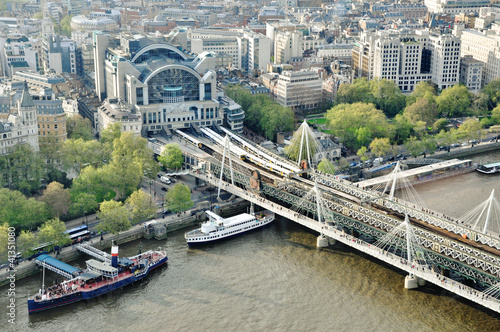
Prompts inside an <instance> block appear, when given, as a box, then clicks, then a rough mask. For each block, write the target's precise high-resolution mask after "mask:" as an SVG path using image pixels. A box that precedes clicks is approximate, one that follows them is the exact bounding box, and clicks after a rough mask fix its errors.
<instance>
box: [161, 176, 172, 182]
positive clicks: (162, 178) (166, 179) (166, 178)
mask: <svg viewBox="0 0 500 332" xmlns="http://www.w3.org/2000/svg"><path fill="white" fill-rule="evenodd" d="M160 181H161V182H163V183H165V184H171V183H172V181H170V178H168V177H166V176H162V177H161V178H160Z"/></svg>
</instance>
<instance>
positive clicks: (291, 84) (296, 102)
mask: <svg viewBox="0 0 500 332" xmlns="http://www.w3.org/2000/svg"><path fill="white" fill-rule="evenodd" d="M321 89H322V80H321V78H320V77H319V75H318V74H317V73H316V72H314V71H309V70H302V71H284V72H283V73H282V74H281V75H279V76H278V82H277V87H276V90H275V94H276V101H277V102H278V103H279V104H280V105H282V106H285V107H290V108H292V109H295V110H309V109H313V108H316V107H318V104H319V103H320V102H321Z"/></svg>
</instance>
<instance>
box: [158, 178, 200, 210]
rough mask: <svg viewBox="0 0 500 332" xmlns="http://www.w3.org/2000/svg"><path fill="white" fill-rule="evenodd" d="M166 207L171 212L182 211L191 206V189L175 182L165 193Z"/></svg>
mask: <svg viewBox="0 0 500 332" xmlns="http://www.w3.org/2000/svg"><path fill="white" fill-rule="evenodd" d="M165 204H166V207H167V208H168V209H169V210H171V211H173V212H183V211H186V210H187V209H189V208H191V207H192V206H193V201H192V200H191V190H190V189H189V187H188V186H186V185H184V184H182V183H177V184H176V185H175V186H173V187H172V188H171V189H170V190H169V191H168V192H167V194H166V195H165Z"/></svg>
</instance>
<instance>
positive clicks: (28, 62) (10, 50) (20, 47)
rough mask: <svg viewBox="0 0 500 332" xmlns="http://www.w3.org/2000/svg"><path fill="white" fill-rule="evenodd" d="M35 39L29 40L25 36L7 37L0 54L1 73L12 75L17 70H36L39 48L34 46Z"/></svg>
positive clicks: (37, 68)
mask: <svg viewBox="0 0 500 332" xmlns="http://www.w3.org/2000/svg"><path fill="white" fill-rule="evenodd" d="M36 43H37V41H36V40H35V41H34V42H32V41H30V40H29V39H28V37H26V36H18V37H9V38H7V39H6V40H5V45H4V47H3V50H2V54H1V61H2V69H4V70H3V75H6V76H8V77H12V75H14V74H15V73H16V72H17V71H20V70H21V71H23V70H31V71H34V72H36V71H38V70H39V69H40V68H39V67H38V64H39V63H38V57H39V56H40V54H39V49H38V48H37V47H35V45H33V44H36Z"/></svg>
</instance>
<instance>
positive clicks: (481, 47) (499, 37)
mask: <svg viewBox="0 0 500 332" xmlns="http://www.w3.org/2000/svg"><path fill="white" fill-rule="evenodd" d="M461 40H462V49H461V55H462V56H467V55H471V56H472V57H473V58H474V59H476V60H478V61H481V62H482V63H483V72H482V78H481V82H482V84H483V85H485V84H488V83H490V82H491V81H493V80H494V79H496V78H498V77H500V32H497V31H494V30H488V31H485V32H484V33H482V32H479V31H476V30H469V29H465V30H463V32H462V33H461Z"/></svg>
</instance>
